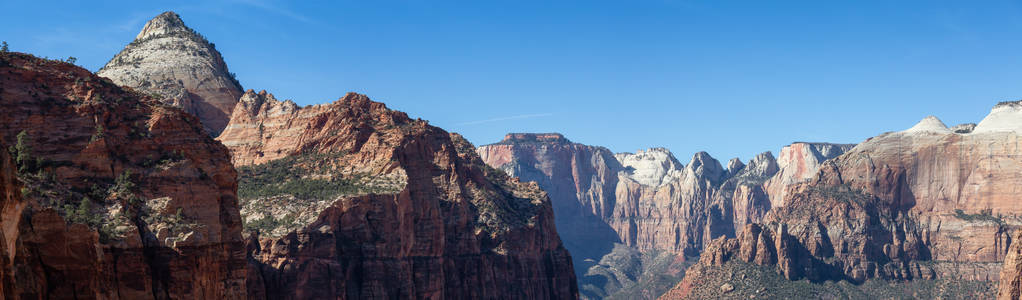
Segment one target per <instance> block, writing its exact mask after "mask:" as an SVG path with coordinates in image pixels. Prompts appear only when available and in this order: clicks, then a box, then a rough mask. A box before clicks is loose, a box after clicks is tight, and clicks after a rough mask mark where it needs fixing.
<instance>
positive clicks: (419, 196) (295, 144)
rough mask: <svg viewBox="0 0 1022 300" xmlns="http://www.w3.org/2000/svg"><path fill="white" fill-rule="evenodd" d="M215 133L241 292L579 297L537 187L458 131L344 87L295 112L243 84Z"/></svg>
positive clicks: (272, 295) (335, 295)
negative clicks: (244, 276)
mask: <svg viewBox="0 0 1022 300" xmlns="http://www.w3.org/2000/svg"><path fill="white" fill-rule="evenodd" d="M533 138H537V137H533ZM217 139H218V140H219V141H221V142H222V143H223V144H224V145H226V146H227V148H228V149H230V151H231V153H232V155H233V161H234V164H235V166H236V167H238V173H239V176H238V178H239V197H240V202H241V216H242V218H243V219H244V220H245V224H246V225H245V231H246V232H247V233H248V234H249V236H250V239H249V242H248V253H249V257H250V261H249V274H248V276H249V280H248V293H249V294H250V295H252V297H253V298H262V297H265V298H267V299H336V298H349V299H366V298H368V299H379V298H383V299H387V298H416V299H422V298H429V299H449V298H453V299H493V298H521V299H573V298H577V297H578V288H577V283H576V282H577V281H576V280H575V275H574V272H572V270H573V269H572V261H571V256H570V255H569V254H568V251H567V250H566V249H565V248H564V246H563V245H562V244H561V239H560V238H559V236H558V233H557V230H556V227H555V225H554V219H553V210H552V207H551V202H550V200H549V198H548V197H547V194H546V193H544V192H543V191H542V190H541V189H540V188H539V187H538V186H537V185H536V184H535V183H523V182H519V181H518V180H517V179H513V178H511V177H508V176H507V175H506V174H505V173H504V172H501V171H498V170H495V169H493V168H490V167H488V166H486V165H485V164H484V163H483V162H482V160H480V158H479V155H478V154H477V153H476V152H475V151H474V150H475V148H474V146H472V145H471V144H470V143H468V141H466V140H465V139H464V138H462V137H461V136H460V135H457V134H452V133H448V132H446V131H444V130H443V129H440V128H437V127H434V126H430V125H429V124H428V123H427V122H426V121H423V120H419V119H411V118H409V117H408V116H407V115H406V114H405V113H403V112H399V111H394V110H390V109H388V108H387V107H386V105H384V104H383V103H379V102H374V101H372V100H370V99H369V98H368V97H366V96H364V95H359V94H355V93H349V94H347V95H345V96H344V97H342V98H340V99H338V100H337V101H334V102H332V103H327V104H320V105H313V106H305V107H298V106H297V105H295V104H294V103H293V102H290V101H279V100H277V99H276V98H275V97H274V96H273V95H272V94H269V93H266V92H259V93H256V92H254V91H248V92H246V93H245V94H244V95H243V96H242V97H241V101H240V103H239V104H238V105H237V106H236V107H235V110H234V112H233V114H232V118H231V123H230V124H229V125H228V126H226V129H225V130H224V132H223V133H222V134H221V135H220V136H219V137H218V138H217Z"/></svg>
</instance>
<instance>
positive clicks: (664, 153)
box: [614, 148, 684, 187]
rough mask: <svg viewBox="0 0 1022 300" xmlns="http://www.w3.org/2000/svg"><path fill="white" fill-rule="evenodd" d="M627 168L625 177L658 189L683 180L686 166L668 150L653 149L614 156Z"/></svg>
mask: <svg viewBox="0 0 1022 300" xmlns="http://www.w3.org/2000/svg"><path fill="white" fill-rule="evenodd" d="M614 158H616V159H617V160H618V161H619V162H621V165H622V166H624V167H625V176H627V177H628V179H631V180H633V181H635V182H638V183H639V184H642V185H647V186H651V187H657V186H661V185H664V184H666V183H668V182H671V181H674V180H677V179H678V178H681V175H682V173H683V172H682V168H683V167H684V165H682V164H681V162H678V159H676V158H674V155H673V154H671V151H669V150H667V148H652V149H649V150H646V151H643V150H639V151H636V152H635V153H618V154H615V155H614Z"/></svg>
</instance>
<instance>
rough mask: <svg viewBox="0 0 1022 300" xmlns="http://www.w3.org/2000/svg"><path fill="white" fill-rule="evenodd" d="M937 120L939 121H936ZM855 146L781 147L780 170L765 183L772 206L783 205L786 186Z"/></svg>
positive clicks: (812, 172)
mask: <svg viewBox="0 0 1022 300" xmlns="http://www.w3.org/2000/svg"><path fill="white" fill-rule="evenodd" d="M938 122H939V121H938ZM852 147H855V145H854V144H831V143H805V142H796V143H792V144H791V145H787V146H784V148H781V155H780V156H779V157H778V158H777V165H778V167H779V168H780V170H779V171H778V172H777V175H776V176H773V177H771V178H770V179H769V180H767V182H766V183H765V187H764V188H765V189H766V192H767V194H769V196H770V202H771V205H772V206H775V207H776V206H784V205H785V203H784V201H785V199H786V196H787V191H788V187H789V186H791V185H792V184H796V183H800V182H803V181H806V180H809V179H810V178H812V177H813V175H816V171H817V170H819V169H820V166H821V164H823V162H824V161H827V160H828V159H833V158H835V157H838V155H841V154H844V153H845V152H847V151H848V150H851V149H852Z"/></svg>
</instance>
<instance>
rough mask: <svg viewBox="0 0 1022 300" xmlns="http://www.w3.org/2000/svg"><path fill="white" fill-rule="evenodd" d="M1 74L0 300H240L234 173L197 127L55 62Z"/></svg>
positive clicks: (23, 64) (20, 62) (241, 262)
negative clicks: (148, 299) (0, 257)
mask: <svg viewBox="0 0 1022 300" xmlns="http://www.w3.org/2000/svg"><path fill="white" fill-rule="evenodd" d="M0 74H3V76H0V107H3V111H4V113H3V115H2V116H0V145H3V146H4V147H3V149H4V150H2V151H0V152H5V154H2V155H0V165H2V166H3V168H2V170H0V186H2V187H0V201H2V202H3V203H0V214H2V216H0V228H2V233H0V234H2V236H3V238H2V239H0V250H3V251H0V252H3V255H2V257H3V258H2V259H0V265H2V267H3V269H2V270H0V295H2V296H0V298H6V299H22V298H24V299H44V298H45V299H81V298H86V299H97V298H98V299H140V298H157V299H170V298H175V299H244V298H245V297H246V294H245V292H246V289H245V278H246V277H245V271H246V270H245V265H246V262H245V256H244V250H245V249H244V242H243V241H242V239H241V229H242V228H241V219H240V217H239V214H238V207H237V198H236V194H235V189H236V181H235V171H234V168H233V167H232V165H231V164H230V157H229V154H228V152H227V149H226V148H224V147H223V146H222V145H220V144H219V143H217V142H215V141H214V140H213V139H212V138H210V137H209V136H208V135H207V134H206V133H205V132H204V131H203V129H202V128H201V127H200V126H199V125H198V120H197V119H196V118H195V117H193V116H191V115H188V114H186V113H184V112H182V111H181V110H179V109H176V108H171V107H168V106H165V105H163V104H161V103H160V102H159V101H157V100H153V99H151V98H149V97H148V96H146V95H142V94H139V93H135V92H132V91H128V90H122V89H121V88H120V87H118V86H117V85H115V84H114V83H112V82H110V81H109V80H105V79H103V78H101V77H99V76H96V75H95V74H92V73H90V72H88V71H86V70H84V69H82V68H78V67H75V66H73V65H71V64H67V63H63V62H57V61H51V60H44V59H39V58H35V57H32V56H29V55H25V54H19V53H0ZM8 152H9V153H11V154H12V155H11V156H13V161H12V159H11V158H10V157H8V155H7V153H8Z"/></svg>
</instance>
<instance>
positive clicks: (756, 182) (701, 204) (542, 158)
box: [477, 133, 850, 298]
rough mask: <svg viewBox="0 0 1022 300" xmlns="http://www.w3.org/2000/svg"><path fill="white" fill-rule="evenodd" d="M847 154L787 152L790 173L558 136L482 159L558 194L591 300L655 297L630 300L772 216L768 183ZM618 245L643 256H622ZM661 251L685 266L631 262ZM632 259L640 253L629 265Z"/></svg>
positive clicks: (769, 164) (497, 147)
mask: <svg viewBox="0 0 1022 300" xmlns="http://www.w3.org/2000/svg"><path fill="white" fill-rule="evenodd" d="M848 148H850V146H847V145H831V144H811V143H797V144H793V145H792V146H789V147H786V148H785V149H799V150H798V151H787V150H786V152H783V153H786V154H785V155H786V161H785V164H783V165H782V164H779V163H778V161H777V160H775V159H774V157H773V155H771V154H770V153H769V152H767V153H763V154H760V155H758V156H756V157H755V158H754V159H752V160H750V161H749V164H748V165H746V164H745V163H743V162H741V161H740V160H737V159H734V160H732V161H731V162H729V163H728V167H727V168H724V167H723V166H722V165H721V164H720V162H718V161H717V160H716V159H714V158H713V157H711V156H710V155H709V154H707V153H705V152H700V153H697V154H695V155H694V156H693V157H692V159H691V160H690V162H689V163H688V164H687V165H685V164H682V163H680V162H679V161H678V160H677V159H675V158H674V156H673V154H671V153H670V152H669V151H668V150H667V149H663V148H653V149H649V150H645V151H637V152H636V153H619V154H613V153H611V152H610V151H609V150H607V149H606V148H603V147H596V146H587V145H582V144H577V143H572V142H570V141H568V140H567V139H565V138H564V137H563V136H561V135H559V134H552V133H551V134H524V133H513V134H508V135H507V136H506V137H505V138H504V140H503V141H501V142H498V143H495V144H490V145H485V146H481V147H479V148H478V149H477V152H479V154H480V156H481V157H482V158H483V161H485V162H486V163H487V164H489V165H491V166H493V167H495V168H500V169H503V170H504V171H506V172H508V173H509V174H511V175H512V176H516V177H520V178H521V179H522V180H526V181H535V182H537V183H538V184H539V185H540V186H541V187H542V188H543V189H544V190H546V191H547V192H549V193H550V195H551V196H550V197H551V201H552V202H553V204H554V211H555V212H556V215H557V218H556V222H557V227H558V229H559V230H560V231H559V233H560V234H561V237H562V238H563V239H564V240H565V244H566V245H567V247H568V249H569V250H570V251H571V252H572V256H573V257H574V258H575V266H576V274H577V275H578V276H579V278H580V283H581V284H580V286H581V289H582V291H581V292H582V296H583V297H585V298H603V297H611V298H613V297H618V296H621V295H617V294H615V293H616V292H617V291H622V292H627V291H629V290H633V289H631V288H629V287H628V285H639V286H646V287H647V290H650V292H648V293H646V295H635V294H628V296H627V297H632V296H636V297H643V298H655V297H657V296H659V292H662V291H664V290H666V288H657V287H658V286H663V282H668V281H672V280H673V282H677V280H680V278H681V275H683V274H684V273H683V272H684V271H683V270H684V266H686V265H687V264H686V263H685V256H696V255H698V254H699V253H700V252H701V251H702V249H703V248H704V245H705V244H707V243H709V242H710V241H711V240H712V239H714V238H716V237H721V236H727V237H734V236H735V231H736V230H735V228H739V229H740V228H741V227H742V226H743V225H744V224H748V223H755V222H758V221H760V220H761V219H762V218H763V216H765V215H766V212H767V211H769V210H770V209H771V207H772V204H771V199H770V198H769V193H768V187H769V186H768V185H767V182H768V180H775V182H776V183H774V185H773V186H775V187H776V186H780V185H781V184H791V183H797V182H799V181H800V180H802V179H801V177H800V176H803V174H802V173H805V172H813V171H815V169H814V168H816V167H818V165H819V162H822V161H823V160H825V159H826V158H828V156H836V154H834V153H836V152H840V151H842V150H844V149H848ZM780 170H790V171H788V172H784V173H783V174H784V176H785V179H784V180H780V179H776V178H777V177H776V176H775V175H777V174H780ZM777 176H780V175H777ZM615 244H622V245H624V246H626V247H630V248H631V249H632V250H634V251H624V250H615V249H619V246H618V245H615ZM661 252H666V253H673V254H674V255H675V256H676V259H675V260H673V261H672V262H671V263H670V264H669V266H667V267H663V264H652V265H651V266H654V265H655V266H658V267H657V268H656V269H657V270H653V269H647V268H645V267H643V266H644V264H640V263H631V262H642V261H643V257H648V256H651V255H660V254H659V253H661ZM629 253H633V254H635V253H637V254H635V255H632V256H631V257H630V258H629V259H622V258H621V257H622V256H626V255H628V254H629ZM605 262H607V263H605ZM634 266H640V267H638V268H637V267H634ZM650 272H655V273H658V274H648V273H650ZM633 278H646V279H650V280H649V281H642V280H638V281H637V280H634V279H633ZM657 291H659V292H657Z"/></svg>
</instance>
